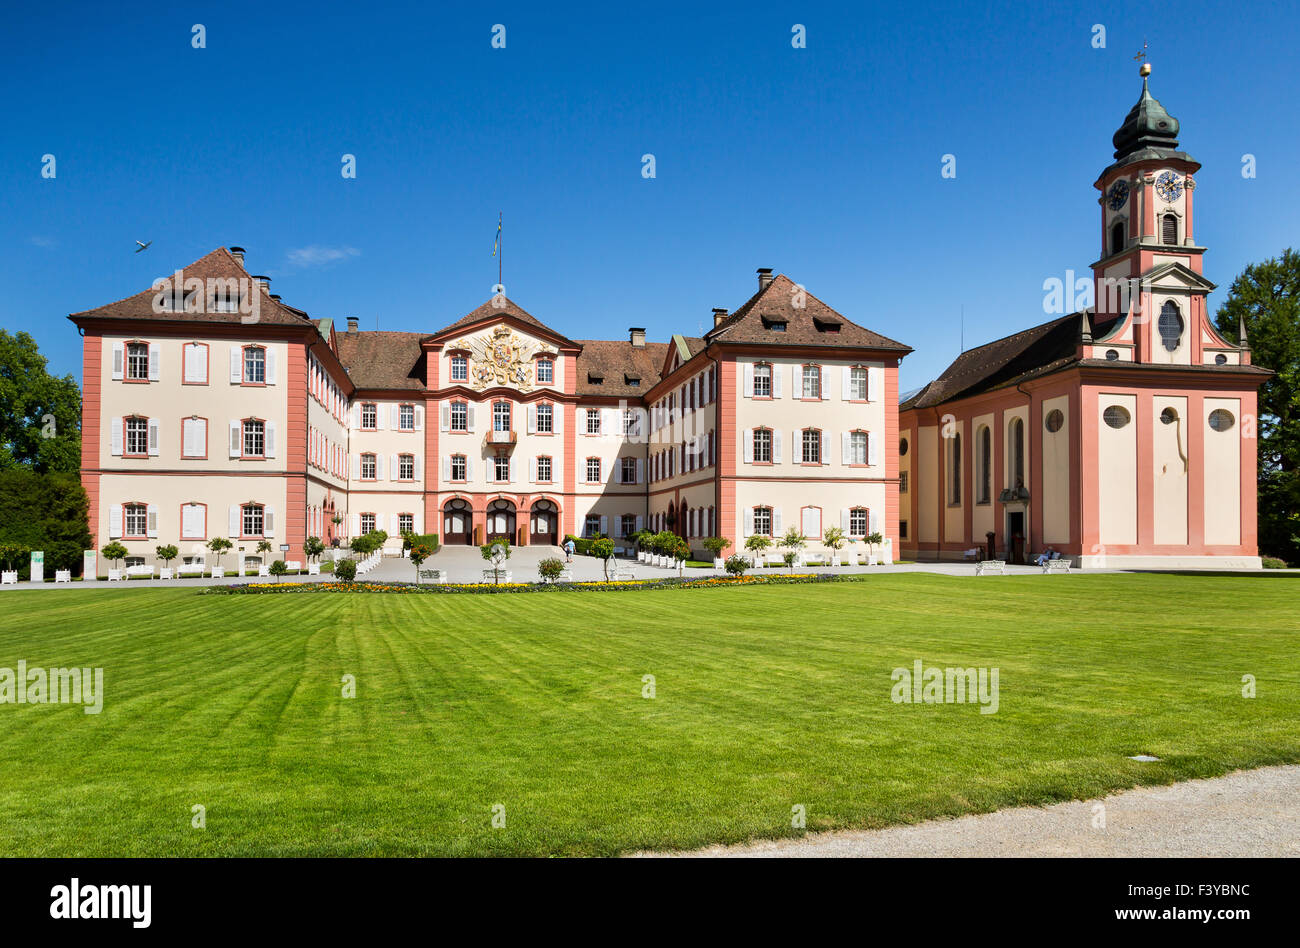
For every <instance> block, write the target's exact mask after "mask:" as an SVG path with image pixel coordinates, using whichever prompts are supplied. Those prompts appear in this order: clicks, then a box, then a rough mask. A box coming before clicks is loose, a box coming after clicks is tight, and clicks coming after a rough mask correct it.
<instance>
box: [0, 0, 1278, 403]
mask: <svg viewBox="0 0 1300 948" xmlns="http://www.w3.org/2000/svg"><path fill="white" fill-rule="evenodd" d="M143 7H144V5H142V4H140V5H132V4H103V3H86V4H60V5H55V4H24V5H21V6H14V7H13V8H11V9H10V10H8V11H7V13H6V24H5V26H6V30H5V33H4V35H3V37H0V55H2V56H3V61H4V63H5V65H4V69H3V77H4V78H3V87H2V88H0V92H2V93H3V97H4V101H5V104H6V121H5V123H4V127H3V128H2V129H0V175H2V176H3V181H4V186H3V188H2V189H0V244H2V245H3V248H4V249H3V253H0V277H2V278H3V279H4V284H5V287H6V292H5V294H4V295H3V297H0V326H3V327H5V328H6V329H9V330H11V331H12V330H16V329H26V330H28V331H29V332H31V333H32V334H33V335H35V336H36V338H37V340H38V342H39V343H40V346H41V348H42V351H43V352H45V353H46V354H47V355H48V357H49V358H50V362H51V367H52V369H53V370H54V371H56V372H58V373H64V372H70V373H72V374H73V375H75V376H76V377H78V378H79V377H80V365H81V363H80V344H79V340H78V337H77V334H76V330H75V328H74V327H73V326H72V325H71V323H69V322H68V321H67V319H66V318H65V317H66V315H67V314H68V313H69V312H75V311H78V310H82V309H86V308H89V307H92V306H96V305H99V304H102V303H105V302H108V301H110V300H115V299H118V298H120V297H123V296H126V295H129V294H131V293H134V292H137V291H139V290H141V289H144V288H145V287H147V286H148V285H149V283H150V282H151V281H152V280H153V279H154V278H155V277H157V276H161V275H164V274H167V273H169V272H170V271H171V270H172V269H174V268H175V267H177V266H181V265H184V264H186V263H188V262H190V261H191V260H194V259H195V258H197V257H199V256H201V255H202V254H204V253H206V252H207V251H209V250H211V249H213V248H214V247H218V246H222V245H226V246H229V245H241V246H243V247H245V248H247V250H248V256H247V263H248V266H249V268H250V270H251V271H252V272H254V273H267V274H270V275H271V276H272V277H273V281H272V290H273V292H278V293H280V294H282V295H283V297H284V299H285V301H286V302H288V303H291V304H293V305H295V306H299V307H302V308H304V309H306V310H308V311H309V312H310V313H312V314H313V315H316V316H332V317H334V318H336V319H340V320H341V319H342V318H343V317H345V316H350V315H355V316H359V317H360V318H361V324H362V327H363V328H371V329H373V328H375V327H376V326H378V327H379V328H383V329H406V330H414V331H433V330H435V329H439V328H441V327H442V326H444V325H446V324H447V323H449V322H451V321H453V320H454V319H457V318H459V317H460V316H462V315H463V314H465V313H466V312H468V311H469V310H471V309H472V308H474V307H475V306H477V305H478V304H479V303H481V302H483V301H484V300H485V299H487V298H488V297H489V296H490V295H491V289H492V285H493V284H494V283H495V282H496V261H495V260H494V259H493V258H492V242H493V236H494V232H495V230H496V222H497V213H498V211H504V213H505V261H504V262H505V286H506V289H507V292H508V293H509V295H510V296H511V297H512V298H513V299H515V300H516V301H517V302H518V303H520V305H522V306H524V307H525V308H527V309H528V310H529V311H531V312H532V313H533V314H534V315H536V316H537V317H539V318H540V319H542V320H544V321H546V322H547V323H549V324H550V325H552V326H553V327H554V328H555V329H556V330H558V331H560V332H562V333H564V334H565V335H568V336H570V337H572V338H601V337H603V338H616V337H621V336H623V335H624V333H625V331H626V327H628V326H644V327H647V329H648V331H649V334H650V337H651V338H652V339H656V340H663V339H666V338H667V337H668V335H669V334H671V333H672V332H682V333H686V334H692V335H693V334H697V333H698V332H699V330H700V329H701V328H702V327H703V326H705V325H707V323H708V322H709V320H710V310H711V308H712V307H714V306H724V307H727V308H729V309H734V308H735V307H737V306H738V305H740V303H742V302H743V301H744V300H745V299H747V298H748V297H749V296H750V294H751V293H752V292H753V290H754V288H755V286H756V279H755V276H754V270H755V268H756V267H760V266H769V267H773V268H774V269H776V270H777V271H778V272H783V273H786V274H788V275H789V276H790V277H791V278H792V279H794V280H796V281H797V282H800V283H803V284H804V285H806V286H807V288H808V290H809V291H810V292H812V293H813V294H815V295H817V296H818V297H820V298H821V299H823V300H824V301H826V302H827V303H829V304H830V305H832V306H834V307H835V308H836V309H838V310H839V311H841V312H842V313H844V314H845V315H846V316H848V317H849V318H851V319H853V320H855V321H856V322H859V323H862V324H864V325H866V326H868V327H870V328H872V329H875V330H877V331H878V332H881V333H884V334H885V335H887V336H891V337H893V338H896V339H898V340H900V341H902V342H905V343H908V344H909V345H911V346H912V347H913V348H914V349H915V350H916V352H915V353H914V354H913V355H911V356H909V357H908V358H907V359H906V360H905V361H904V363H903V370H902V377H901V384H902V387H903V388H904V389H907V388H912V387H915V386H918V385H921V384H924V382H926V381H927V380H929V379H930V378H932V377H933V376H934V375H935V374H937V373H938V372H939V371H941V370H942V369H943V367H944V366H946V365H947V363H948V362H949V361H951V359H952V358H953V357H954V356H955V355H956V354H957V353H958V352H959V350H960V333H959V323H960V318H961V317H960V314H961V312H962V309H963V308H964V310H965V339H966V344H967V346H968V347H969V346H971V345H976V344H979V343H980V342H983V341H987V340H989V339H992V338H995V337H997V336H1001V335H1005V334H1006V333H1009V332H1013V331H1015V330H1017V329H1021V328H1024V327H1026V326H1030V325H1033V324H1035V323H1037V322H1041V321H1043V320H1044V319H1045V318H1047V317H1046V316H1044V314H1043V310H1042V302H1043V297H1044V292H1043V289H1042V285H1043V281H1044V280H1045V279H1048V278H1050V277H1054V276H1055V277H1059V278H1062V279H1063V278H1064V277H1065V273H1066V270H1067V269H1073V270H1075V271H1076V273H1080V274H1081V273H1086V272H1087V267H1088V264H1089V263H1091V262H1092V261H1093V260H1094V259H1095V258H1096V256H1097V253H1098V242H1099V239H1100V226H1099V222H1098V219H1097V215H1098V207H1097V204H1096V197H1097V192H1096V191H1095V190H1094V189H1093V188H1092V182H1093V181H1094V180H1095V179H1096V177H1097V174H1098V173H1099V172H1100V171H1101V170H1102V169H1103V168H1104V167H1105V166H1106V165H1107V164H1108V163H1109V162H1110V160H1111V151H1112V148H1111V144H1110V136H1111V134H1112V133H1113V132H1114V131H1115V129H1116V128H1117V127H1118V126H1119V124H1120V123H1121V121H1122V120H1123V118H1124V115H1125V114H1126V112H1127V111H1128V109H1129V107H1130V106H1131V105H1132V104H1133V103H1134V102H1135V101H1136V99H1137V97H1138V94H1139V92H1140V88H1141V83H1140V80H1139V78H1138V76H1137V63H1135V62H1134V61H1133V55H1134V53H1135V52H1136V51H1137V50H1138V49H1140V48H1141V46H1142V44H1143V41H1144V39H1145V41H1146V42H1148V43H1149V44H1150V45H1149V50H1148V53H1149V56H1150V61H1151V62H1152V64H1153V68H1154V74H1153V76H1152V84H1151V88H1152V92H1153V94H1154V95H1155V96H1156V97H1157V98H1159V99H1160V100H1161V102H1162V103H1163V104H1164V105H1165V106H1166V107H1167V108H1168V109H1169V110H1170V112H1172V113H1173V115H1174V116H1176V117H1177V118H1178V119H1179V120H1180V121H1181V122H1182V135H1181V142H1182V147H1183V148H1184V149H1185V150H1187V151H1188V152H1190V153H1191V154H1192V155H1193V156H1194V157H1196V158H1197V159H1198V160H1199V161H1201V162H1202V163H1203V164H1204V166H1205V167H1204V168H1203V169H1202V171H1201V172H1200V173H1199V174H1198V175H1197V178H1198V183H1199V185H1200V187H1199V189H1198V190H1197V208H1196V226H1197V238H1198V240H1199V242H1200V243H1203V244H1206V245H1207V246H1208V247H1209V252H1208V254H1207V255H1206V274H1207V276H1208V277H1209V278H1210V279H1211V280H1213V281H1215V282H1217V283H1219V284H1220V289H1219V291H1218V292H1217V293H1216V294H1215V295H1214V296H1213V297H1212V302H1215V303H1217V302H1220V301H1222V299H1223V298H1224V296H1225V295H1226V292H1227V289H1228V284H1229V283H1230V282H1231V280H1232V278H1233V277H1234V276H1235V275H1236V274H1237V273H1239V272H1240V271H1241V269H1242V268H1243V267H1244V266H1245V265H1246V264H1247V263H1249V262H1251V261H1255V260H1260V259H1263V258H1266V257H1269V256H1274V255H1277V254H1279V253H1280V252H1281V251H1282V250H1283V249H1284V248H1285V247H1287V246H1288V245H1291V244H1294V243H1295V242H1296V240H1295V230H1294V227H1293V226H1291V227H1289V226H1288V224H1292V223H1293V222H1294V221H1295V220H1297V219H1298V218H1300V213H1298V212H1300V176H1297V174H1296V173H1295V171H1294V158H1295V155H1296V154H1297V152H1298V151H1300V130H1298V129H1297V126H1296V123H1294V122H1293V121H1290V119H1289V118H1287V117H1286V116H1287V114H1288V113H1290V112H1293V111H1294V107H1295V105H1294V90H1295V88H1296V86H1297V79H1298V78H1300V77H1298V76H1297V73H1298V72H1300V66H1298V65H1297V59H1298V58H1297V57H1296V56H1295V54H1294V48H1293V44H1294V39H1295V37H1296V36H1297V35H1298V34H1300V13H1297V10H1296V8H1295V7H1294V6H1293V5H1283V4H1278V5H1276V6H1275V7H1272V8H1268V7H1264V6H1256V5H1247V4H1227V3H1217V4H1198V3H1188V4H1181V5H1179V6H1178V7H1177V10H1176V11H1175V9H1174V8H1171V7H1154V8H1153V7H1151V6H1150V5H1149V4H1143V5H1138V4H1107V3H1100V4H1098V3H1087V4H1060V3H1058V4H1052V5H1050V7H1047V6H1044V7H1043V8H1037V7H1028V6H1026V7H1024V8H1022V9H1015V8H1005V9H1000V10H988V9H985V8H984V5H980V4H965V5H958V4H954V5H950V6H935V5H925V4H885V5H879V6H876V5H862V4H845V5H842V6H837V5H828V4H820V3H788V2H787V3H747V4H735V5H728V6H724V5H721V4H716V3H715V4H680V5H679V4H671V3H654V4H623V5H613V6H611V5H609V4H600V5H591V6H589V7H587V6H582V5H571V6H568V7H565V6H557V5H550V4H547V5H539V4H495V5H486V6H484V7H483V8H482V10H481V12H475V11H466V10H463V9H460V8H459V7H456V8H450V9H439V8H436V7H435V6H434V5H432V4H428V3H418V4H415V3H413V4H410V5H404V4H398V3H393V4H382V5H381V4H373V5H367V4H359V3H355V2H348V3H331V2H327V0H326V2H318V3H311V4H306V3H304V4H295V5H290V4H251V3H240V2H225V3H221V4H209V3H189V4H179V3H178V4H157V5H156V10H155V11H154V12H152V13H151V12H148V11H147V10H145V9H143ZM498 23H500V24H504V26H505V27H506V47H505V49H493V48H492V47H491V38H492V28H493V25H494V24H498ZM194 24H203V26H204V27H205V28H206V42H207V46H206V48H205V49H194V48H193V47H192V46H191V35H192V34H191V27H192V26H193V25H194ZM794 24H803V25H804V26H805V27H806V32H807V48H805V49H794V48H792V46H791V35H792V34H791V28H792V26H793V25H794ZM1094 24H1102V25H1104V26H1105V27H1106V47H1105V48H1104V49H1096V48H1094V47H1093V46H1092V37H1093V33H1092V27H1093V25H1094ZM47 153H48V154H53V155H55V158H56V161H57V177H56V178H54V179H52V180H51V179H44V178H42V177H41V173H40V172H41V157H42V155H45V154H47ZM647 153H649V154H653V155H654V156H655V166H656V167H655V171H656V177H655V178H654V179H646V178H643V177H642V173H641V169H642V162H641V157H642V155H644V154H647ZM344 154H353V155H355V156H356V160H357V177H356V178H355V180H346V179H344V178H343V177H342V176H341V175H340V168H341V157H342V156H343V155H344ZM945 154H952V155H954V156H955V157H956V168H957V176H956V177H955V178H950V179H945V178H943V177H942V176H941V174H940V171H941V161H942V157H943V156H944V155H945ZM1244 154H1252V155H1254V156H1255V158H1256V162H1257V177H1255V178H1253V179H1247V178H1243V177H1242V174H1241V167H1242V156H1243V155H1244ZM137 239H139V240H152V241H154V243H153V245H152V246H151V247H150V248H149V250H148V251H146V252H144V253H141V254H134V253H133V252H132V251H133V250H134V248H135V241H136V240H137Z"/></svg>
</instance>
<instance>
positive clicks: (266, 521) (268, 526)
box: [262, 505, 275, 537]
mask: <svg viewBox="0 0 1300 948" xmlns="http://www.w3.org/2000/svg"><path fill="white" fill-rule="evenodd" d="M262 536H264V537H273V536H275V508H274V507H272V506H270V505H267V506H265V507H263V508H262Z"/></svg>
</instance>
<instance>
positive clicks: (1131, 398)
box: [1096, 392, 1137, 545]
mask: <svg viewBox="0 0 1300 948" xmlns="http://www.w3.org/2000/svg"><path fill="white" fill-rule="evenodd" d="M1112 405H1117V406H1119V407H1121V408H1123V409H1125V410H1126V411H1127V412H1128V415H1129V421H1128V424H1126V425H1125V426H1124V427H1123V428H1118V429H1116V428H1112V427H1110V425H1108V424H1106V421H1105V417H1104V415H1105V411H1106V409H1107V408H1109V407H1110V406H1112ZM1096 463H1097V469H1098V471H1099V472H1100V476H1099V485H1100V494H1101V496H1100V497H1099V498H1098V512H1099V514H1100V530H1099V533H1100V539H1101V542H1102V543H1103V544H1106V543H1113V544H1117V545H1127V544H1134V543H1137V396H1136V395H1124V394H1113V393H1108V392H1101V393H1099V394H1098V396H1097V462H1096Z"/></svg>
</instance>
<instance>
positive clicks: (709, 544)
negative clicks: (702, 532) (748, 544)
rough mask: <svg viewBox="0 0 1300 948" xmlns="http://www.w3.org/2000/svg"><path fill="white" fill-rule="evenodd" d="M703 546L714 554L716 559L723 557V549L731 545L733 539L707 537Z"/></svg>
mask: <svg viewBox="0 0 1300 948" xmlns="http://www.w3.org/2000/svg"><path fill="white" fill-rule="evenodd" d="M702 545H703V547H704V548H705V549H706V550H708V551H709V552H710V553H712V554H713V558H714V559H715V560H720V559H722V551H723V550H725V549H726V548H727V547H729V546H731V541H730V540H728V539H727V538H726V537H705V538H704V542H703V544H702Z"/></svg>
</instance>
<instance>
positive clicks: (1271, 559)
mask: <svg viewBox="0 0 1300 948" xmlns="http://www.w3.org/2000/svg"><path fill="white" fill-rule="evenodd" d="M1262 559H1263V563H1264V569H1286V568H1287V566H1286V560H1279V559H1278V558H1277V557H1276V556H1265V557H1263V558H1262Z"/></svg>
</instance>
